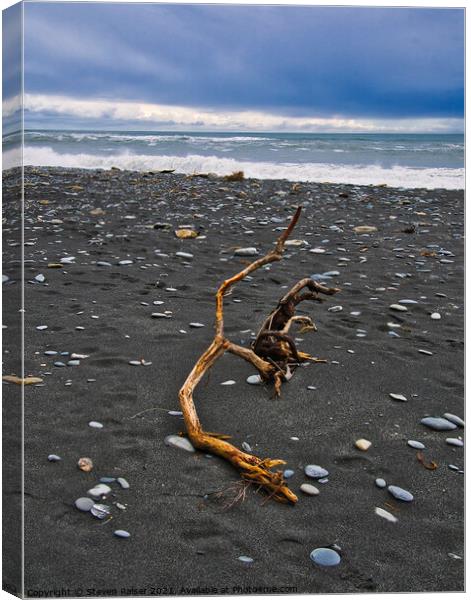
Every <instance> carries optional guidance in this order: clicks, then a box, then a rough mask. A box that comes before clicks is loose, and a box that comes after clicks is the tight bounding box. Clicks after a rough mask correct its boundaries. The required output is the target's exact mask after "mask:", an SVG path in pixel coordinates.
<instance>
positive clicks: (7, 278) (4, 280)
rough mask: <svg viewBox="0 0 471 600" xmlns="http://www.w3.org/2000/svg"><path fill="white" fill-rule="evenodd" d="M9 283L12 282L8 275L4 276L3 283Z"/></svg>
mask: <svg viewBox="0 0 471 600" xmlns="http://www.w3.org/2000/svg"><path fill="white" fill-rule="evenodd" d="M7 281H10V278H9V277H8V275H2V283H6V282H7Z"/></svg>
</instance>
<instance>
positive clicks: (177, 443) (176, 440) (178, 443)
mask: <svg viewBox="0 0 471 600" xmlns="http://www.w3.org/2000/svg"><path fill="white" fill-rule="evenodd" d="M164 443H165V445H166V446H173V447H174V448H180V450H186V451H187V452H194V451H195V449H194V448H193V445H192V444H191V442H190V440H188V439H187V438H184V437H181V436H179V435H168V436H167V437H166V438H165V440H164Z"/></svg>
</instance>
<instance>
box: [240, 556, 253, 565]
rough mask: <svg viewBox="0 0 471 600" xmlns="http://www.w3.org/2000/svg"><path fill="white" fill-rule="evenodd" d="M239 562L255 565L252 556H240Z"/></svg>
mask: <svg viewBox="0 0 471 600" xmlns="http://www.w3.org/2000/svg"><path fill="white" fill-rule="evenodd" d="M237 560H240V562H243V563H246V564H250V563H253V558H250V556H239V557H238V559H237Z"/></svg>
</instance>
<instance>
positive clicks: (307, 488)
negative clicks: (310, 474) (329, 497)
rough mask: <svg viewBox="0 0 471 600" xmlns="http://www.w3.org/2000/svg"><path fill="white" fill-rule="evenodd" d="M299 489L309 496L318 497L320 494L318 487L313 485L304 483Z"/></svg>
mask: <svg viewBox="0 0 471 600" xmlns="http://www.w3.org/2000/svg"><path fill="white" fill-rule="evenodd" d="M299 489H300V490H301V491H302V492H304V493H305V494H307V495H308V496H318V495H319V493H320V492H319V490H318V489H317V488H316V486H315V485H311V484H310V483H303V484H302V485H301V486H300V487H299Z"/></svg>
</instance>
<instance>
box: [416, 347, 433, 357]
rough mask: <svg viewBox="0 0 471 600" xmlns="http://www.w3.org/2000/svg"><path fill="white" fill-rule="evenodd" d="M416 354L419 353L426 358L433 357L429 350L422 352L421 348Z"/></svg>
mask: <svg viewBox="0 0 471 600" xmlns="http://www.w3.org/2000/svg"><path fill="white" fill-rule="evenodd" d="M417 352H420V354H425V355H426V356H433V352H430V350H423V349H422V348H419V349H418V350H417Z"/></svg>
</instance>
